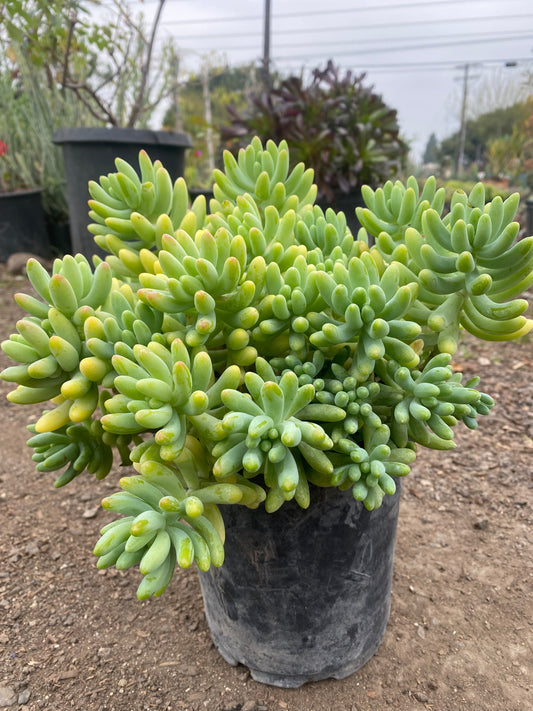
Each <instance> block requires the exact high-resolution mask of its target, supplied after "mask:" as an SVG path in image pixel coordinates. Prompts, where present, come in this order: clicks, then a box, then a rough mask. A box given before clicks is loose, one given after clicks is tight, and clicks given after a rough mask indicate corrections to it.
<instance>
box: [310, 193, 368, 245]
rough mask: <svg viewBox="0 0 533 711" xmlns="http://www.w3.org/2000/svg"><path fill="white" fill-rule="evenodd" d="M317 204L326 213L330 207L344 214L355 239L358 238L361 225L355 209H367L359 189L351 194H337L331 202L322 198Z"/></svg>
mask: <svg viewBox="0 0 533 711" xmlns="http://www.w3.org/2000/svg"><path fill="white" fill-rule="evenodd" d="M317 204H318V205H320V207H321V208H322V209H323V210H324V212H325V211H326V210H327V208H328V207H331V208H333V210H335V212H341V211H342V212H344V216H345V217H346V224H347V225H348V228H349V229H350V232H351V233H352V234H353V236H354V237H357V232H358V230H359V228H360V227H361V223H360V222H359V220H358V219H357V215H356V214H355V208H356V207H366V205H365V202H364V200H363V197H362V195H361V190H360V189H359V188H355V189H354V190H352V191H351V192H349V193H337V194H336V195H335V197H334V199H333V201H331V202H329V201H327V200H325V199H324V198H320V199H319V200H317Z"/></svg>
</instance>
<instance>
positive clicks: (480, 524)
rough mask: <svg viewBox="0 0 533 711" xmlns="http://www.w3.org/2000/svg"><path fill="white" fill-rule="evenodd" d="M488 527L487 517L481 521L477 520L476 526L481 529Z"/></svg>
mask: <svg viewBox="0 0 533 711" xmlns="http://www.w3.org/2000/svg"><path fill="white" fill-rule="evenodd" d="M488 527H489V521H488V519H486V518H482V519H481V520H480V521H476V522H475V524H474V528H477V529H478V530H479V531H486V530H487V528H488Z"/></svg>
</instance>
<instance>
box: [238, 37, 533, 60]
mask: <svg viewBox="0 0 533 711" xmlns="http://www.w3.org/2000/svg"><path fill="white" fill-rule="evenodd" d="M532 36H533V35H532ZM514 39H515V38H514V37H502V36H500V37H498V42H505V41H508V40H514ZM486 42H494V38H487V39H478V40H473V39H470V40H457V41H453V40H452V41H451V42H434V43H432V44H419V45H414V44H413V45H405V46H403V47H380V48H379V53H380V54H383V53H384V52H403V51H404V50H406V49H409V50H419V49H433V48H434V47H454V46H457V45H461V44H467V43H468V44H483V43H486ZM235 49H237V48H235ZM369 53H372V54H375V53H376V50H375V48H372V49H363V50H353V51H348V52H334V55H335V57H351V56H354V55H356V54H369ZM313 54H314V56H315V57H316V56H317V55H316V53H313ZM322 54H324V53H322ZM326 54H331V52H326ZM308 56H309V55H306V54H304V55H293V54H292V55H278V56H274V59H277V60H280V59H283V60H285V59H299V58H306V57H308Z"/></svg>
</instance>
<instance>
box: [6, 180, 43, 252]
mask: <svg viewBox="0 0 533 711" xmlns="http://www.w3.org/2000/svg"><path fill="white" fill-rule="evenodd" d="M41 193H42V190H41V189H36V190H18V191H16V192H12V193H0V262H6V261H7V259H8V257H10V256H11V255H12V254H14V253H15V252H29V253H31V254H37V255H38V256H40V257H49V256H50V245H49V242H48V233H47V230H46V223H45V217H44V211H43V206H42V203H41Z"/></svg>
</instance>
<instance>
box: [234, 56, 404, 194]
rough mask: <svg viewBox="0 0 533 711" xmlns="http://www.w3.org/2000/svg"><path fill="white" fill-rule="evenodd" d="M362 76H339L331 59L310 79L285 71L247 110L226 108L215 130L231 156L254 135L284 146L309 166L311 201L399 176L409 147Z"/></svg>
mask: <svg viewBox="0 0 533 711" xmlns="http://www.w3.org/2000/svg"><path fill="white" fill-rule="evenodd" d="M364 78H365V75H364V74H361V75H359V76H354V75H353V74H352V72H350V71H348V72H346V73H345V74H344V75H341V74H340V70H339V68H338V67H336V66H335V65H334V64H333V62H331V61H329V62H328V63H327V65H326V67H325V68H324V69H319V68H316V69H314V70H313V72H312V75H311V80H310V81H309V83H306V82H305V81H304V79H303V78H302V77H299V76H291V77H289V78H287V79H283V80H282V81H280V82H277V83H274V85H273V86H271V87H269V88H267V89H265V90H264V91H262V92H253V93H252V94H251V96H250V102H249V108H248V109H247V110H244V111H242V112H240V113H239V112H237V111H236V110H235V109H234V108H233V107H231V106H230V107H228V112H229V114H230V117H231V123H230V124H229V125H228V126H226V127H224V128H223V129H222V131H221V137H222V140H223V141H226V142H227V145H229V147H230V149H231V150H234V152H235V153H236V152H237V151H238V149H239V148H242V147H244V146H246V145H247V144H248V143H249V141H251V140H252V138H253V137H254V136H258V137H259V138H260V139H261V140H262V141H263V142H265V141H267V140H268V139H271V140H273V141H274V142H275V143H279V142H280V141H282V140H286V141H287V143H288V144H289V147H290V151H291V156H292V159H293V161H294V163H295V164H296V163H299V162H303V163H304V164H305V165H306V166H307V167H308V168H312V169H313V170H314V175H315V183H316V185H317V187H318V198H319V199H321V200H322V199H325V200H327V201H328V202H330V203H331V202H333V201H334V198H335V196H336V195H337V194H339V193H340V194H344V193H350V192H351V191H353V190H354V189H355V188H360V187H361V185H363V184H367V185H371V186H373V187H377V186H378V185H380V184H381V183H383V182H385V181H386V180H387V179H388V178H390V177H391V176H393V175H398V173H399V172H400V170H401V167H402V165H403V163H404V162H405V159H406V158H407V153H408V146H407V144H406V143H405V142H404V141H403V140H402V138H401V137H400V128H399V125H398V121H397V117H396V111H395V110H393V109H391V108H390V107H389V106H387V105H386V104H385V102H384V101H383V99H382V98H381V96H380V95H378V94H376V93H374V91H373V90H372V87H369V86H366V85H365V84H364Z"/></svg>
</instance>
